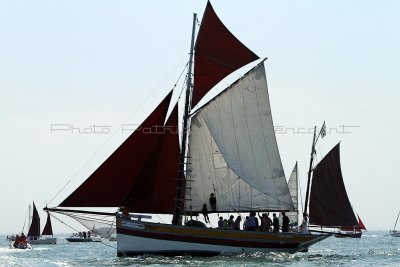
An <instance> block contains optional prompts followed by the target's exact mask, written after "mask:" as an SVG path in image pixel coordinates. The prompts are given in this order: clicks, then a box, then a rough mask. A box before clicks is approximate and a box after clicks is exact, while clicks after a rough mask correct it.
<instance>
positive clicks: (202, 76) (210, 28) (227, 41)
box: [192, 2, 259, 106]
mask: <svg viewBox="0 0 400 267" xmlns="http://www.w3.org/2000/svg"><path fill="white" fill-rule="evenodd" d="M194 58H195V66H194V90H193V96H192V105H193V106H195V105H196V104H197V103H198V102H199V101H200V99H201V98H202V97H203V96H204V95H205V94H206V93H207V92H208V91H209V90H210V89H211V88H212V87H213V86H214V85H216V84H217V83H218V82H220V81H221V80H222V79H223V78H225V77H226V76H227V75H229V74H230V73H232V72H234V71H235V70H237V69H239V68H241V67H243V66H244V65H246V64H248V63H250V62H252V61H254V60H256V59H259V57H258V56H257V55H256V54H254V53H253V52H252V51H251V50H250V49H248V48H247V47H246V46H245V45H243V44H242V43H241V42H240V41H239V40H238V39H237V38H236V37H235V36H234V35H233V34H232V33H231V32H230V31H229V30H228V29H227V28H226V27H225V25H224V24H223V23H222V22H221V20H220V19H219V18H218V17H217V14H216V13H215V11H214V9H213V8H212V6H211V4H210V2H208V3H207V6H206V10H205V11H204V15H203V19H202V22H201V26H200V29H199V33H198V35H197V40H196V46H195V55H194Z"/></svg>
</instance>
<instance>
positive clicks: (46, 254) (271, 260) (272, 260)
mask: <svg viewBox="0 0 400 267" xmlns="http://www.w3.org/2000/svg"><path fill="white" fill-rule="evenodd" d="M57 237H58V240H57V241H58V244H57V245H35V246H33V248H32V249H28V250H17V249H10V248H9V242H8V241H6V236H5V235H0V238H1V241H0V266H161V265H165V266H229V267H233V266H350V265H351V266H400V237H397V238H396V237H392V236H390V235H388V232H378V231H368V232H365V233H364V234H363V236H362V238H360V239H359V238H335V237H330V238H328V239H326V240H324V241H322V242H320V243H318V244H316V245H314V246H312V247H311V248H310V249H309V252H307V253H296V254H286V253H253V254H242V255H221V256H217V257H209V258H203V257H190V256H184V257H161V256H141V257H136V258H118V257H117V256H116V255H117V251H116V246H117V243H116V242H111V241H108V240H106V239H104V240H103V242H101V243H100V242H92V243H69V242H67V241H66V240H65V237H66V236H57Z"/></svg>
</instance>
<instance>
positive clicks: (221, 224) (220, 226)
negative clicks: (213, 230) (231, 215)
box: [218, 216, 224, 229]
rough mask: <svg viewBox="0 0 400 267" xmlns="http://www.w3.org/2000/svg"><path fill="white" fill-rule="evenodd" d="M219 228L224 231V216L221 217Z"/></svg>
mask: <svg viewBox="0 0 400 267" xmlns="http://www.w3.org/2000/svg"><path fill="white" fill-rule="evenodd" d="M218 228H219V229H224V218H222V216H221V217H219V221H218Z"/></svg>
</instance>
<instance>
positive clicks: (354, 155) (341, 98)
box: [0, 0, 400, 234]
mask: <svg viewBox="0 0 400 267" xmlns="http://www.w3.org/2000/svg"><path fill="white" fill-rule="evenodd" d="M212 4H213V7H214V9H215V11H216V13H217V14H218V16H219V17H220V19H221V20H222V21H223V22H224V24H225V25H226V26H227V27H228V28H229V29H230V31H231V32H232V33H233V34H234V35H235V36H237V37H238V38H239V39H240V40H241V41H242V42H243V43H244V44H246V46H248V47H249V48H250V49H251V50H252V51H254V52H255V53H256V54H257V55H259V56H260V57H262V58H263V57H267V58H268V60H267V61H266V62H265V67H266V73H267V79H268V87H269V94H270V101H271V108H272V115H273V120H274V124H275V127H276V133H277V141H278V146H279V150H280V155H281V158H282V163H283V166H284V169H285V173H286V176H287V177H289V176H290V172H291V170H292V168H293V166H294V164H295V162H296V161H298V162H299V172H300V179H301V189H302V191H303V201H304V191H305V188H306V185H305V184H306V177H307V171H308V163H309V155H310V150H311V142H312V129H313V127H314V126H321V125H322V123H323V121H326V124H327V129H328V134H327V136H326V137H325V138H324V139H320V140H319V142H318V146H317V154H318V155H317V161H318V160H320V159H321V158H322V157H323V155H325V154H326V153H328V152H329V150H330V149H331V148H332V147H333V146H334V145H335V144H336V143H338V142H341V165H342V173H343V177H344V182H345V185H346V189H347V193H348V195H349V199H350V202H351V204H352V205H353V208H354V210H355V212H357V213H358V214H359V215H360V217H361V218H362V220H363V222H364V224H365V225H366V227H367V228H368V229H370V230H389V229H391V228H393V225H394V222H395V220H396V216H397V213H398V212H399V210H400V206H399V204H398V203H399V201H398V200H399V196H398V188H399V185H400V182H399V178H400V177H399V176H398V171H397V164H398V162H397V161H398V150H399V149H400V141H399V139H398V135H399V132H400V123H399V118H400V109H399V107H398V102H399V100H400V85H399V84H400V83H399V82H398V77H399V75H398V72H399V69H400V51H399V47H400V27H399V26H398V25H400V17H399V16H398V14H399V13H400V2H399V1H390V0H388V1H383V2H382V1H361V0H360V1H357V0H355V1H345V0H339V1H311V0H305V1H286V0H283V1H270V0H249V1H239V0H229V1H228V0H225V1H224V0H220V1H212ZM205 5H206V1H199V0H196V1H184V0H181V1H178V0H176V1H161V0H159V1H122V0H117V1H102V0H93V1H88V0H84V1H66V0H58V1H50V0H48V1H42V0H38V1H24V0H21V1H13V0H3V1H0V36H1V41H0V122H1V131H0V181H1V186H0V211H1V213H2V214H3V215H2V222H1V224H0V233H4V234H8V233H16V232H18V231H20V230H21V229H22V227H23V224H24V221H25V218H26V216H27V210H28V205H29V204H31V203H32V201H35V203H36V206H37V207H38V209H39V210H40V215H41V217H42V224H43V223H44V221H45V213H44V212H43V211H41V209H42V208H43V207H44V206H45V205H46V203H49V206H56V205H57V204H59V203H60V202H61V201H62V200H63V199H64V198H65V197H66V196H68V195H69V194H70V193H71V192H72V191H73V190H74V189H75V188H76V187H77V186H79V184H81V183H82V182H83V181H84V180H85V179H86V178H87V177H88V176H89V175H90V174H91V173H92V172H93V171H94V170H95V169H96V168H97V167H98V166H99V165H100V164H101V163H102V162H103V161H104V160H105V159H106V158H107V157H108V156H109V155H110V154H111V153H112V152H113V151H114V150H115V149H116V148H117V147H118V145H119V144H121V143H122V142H123V140H124V139H125V138H127V137H128V134H129V133H128V132H126V131H122V130H121V126H122V125H125V124H138V123H140V122H141V121H143V119H144V118H145V117H146V116H147V115H148V114H149V113H150V112H151V111H152V110H153V109H154V107H155V106H156V105H157V104H158V103H159V101H160V100H161V99H162V98H163V97H164V96H165V95H166V94H167V93H168V92H169V91H170V90H171V89H172V88H173V87H174V84H175V83H176V82H177V80H178V78H179V76H180V74H181V72H182V71H183V69H184V67H185V64H186V62H187V60H188V52H189V46H190V37H191V27H192V16H193V13H194V12H195V13H197V14H198V15H199V21H201V17H202V13H203V11H204V8H205ZM245 72H246V68H244V69H243V70H239V71H238V72H235V73H234V74H232V76H231V77H228V78H227V80H224V81H222V82H221V85H220V88H222V87H223V86H226V85H228V81H229V79H231V80H235V79H237V78H238V77H240V76H241V75H243V74H244V73H245ZM221 86H222V87H221ZM176 89H177V90H178V91H179V90H181V89H182V88H181V87H177V88H176ZM217 92H218V88H215V90H214V91H213V92H211V94H216V93H217ZM85 129H86V132H87V133H83V132H84V131H85ZM100 132H101V133H100ZM67 183H68V184H67ZM66 184H67V186H65V187H64V185H66ZM112 186H113V185H110V189H112ZM63 187H64V188H63ZM60 190H61V191H60ZM59 191H60V193H58V192H59ZM63 220H68V219H67V218H65V217H64V218H63ZM71 223H72V222H71ZM72 224H73V223H72ZM53 227H54V231H55V232H58V233H60V232H68V231H71V230H70V229H68V228H67V227H66V226H65V225H63V224H60V223H58V222H53ZM82 229H83V228H82Z"/></svg>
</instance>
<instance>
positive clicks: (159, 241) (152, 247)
mask: <svg viewBox="0 0 400 267" xmlns="http://www.w3.org/2000/svg"><path fill="white" fill-rule="evenodd" d="M327 237H329V235H328V236H327V235H320V236H316V235H310V234H299V233H266V232H255V231H235V230H219V229H209V228H194V227H184V226H172V225H165V224H153V223H144V222H137V221H129V220H128V221H127V220H121V221H119V220H118V219H117V251H118V252H117V253H118V256H122V257H125V256H136V255H143V254H158V255H167V256H176V255H193V256H215V255H219V254H241V253H254V252H287V253H296V252H299V251H307V250H308V247H309V246H311V245H312V244H315V243H317V242H319V241H321V240H323V239H325V238H327Z"/></svg>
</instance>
